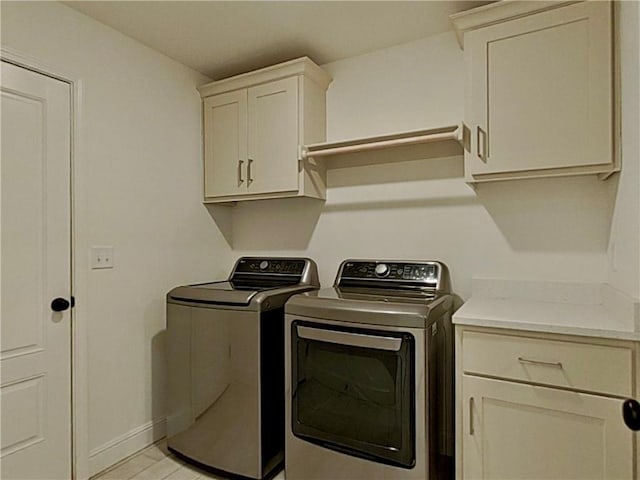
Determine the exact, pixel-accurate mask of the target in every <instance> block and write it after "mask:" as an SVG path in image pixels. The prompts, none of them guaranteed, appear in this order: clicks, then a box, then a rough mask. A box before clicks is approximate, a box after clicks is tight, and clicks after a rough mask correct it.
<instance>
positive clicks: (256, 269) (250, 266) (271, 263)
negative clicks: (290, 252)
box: [233, 257, 306, 275]
mask: <svg viewBox="0 0 640 480" xmlns="http://www.w3.org/2000/svg"><path fill="white" fill-rule="evenodd" d="M305 264H306V262H305V261H304V260H302V259H282V258H260V257H258V258H241V259H240V260H239V261H238V263H237V264H236V268H235V269H234V271H233V273H234V274H236V273H256V274H263V275H273V274H284V275H302V273H303V271H304V267H305Z"/></svg>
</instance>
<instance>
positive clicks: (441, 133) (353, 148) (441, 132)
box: [299, 125, 462, 160]
mask: <svg viewBox="0 0 640 480" xmlns="http://www.w3.org/2000/svg"><path fill="white" fill-rule="evenodd" d="M451 141H455V142H459V143H460V144H461V145H462V127H461V126H460V125H452V126H447V127H440V128H431V129H427V130H414V131H410V132H401V133H393V134H389V135H378V136H375V137H365V138H358V139H353V140H341V141H338V142H324V143H314V144H311V145H304V146H302V147H301V148H300V155H299V157H300V160H305V159H307V158H314V159H317V158H319V157H328V156H332V155H342V154H346V153H358V152H366V151H370V150H382V149H386V148H394V147H401V146H405V145H417V144H425V143H439V142H451Z"/></svg>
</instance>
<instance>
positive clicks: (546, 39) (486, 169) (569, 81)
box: [452, 1, 619, 182]
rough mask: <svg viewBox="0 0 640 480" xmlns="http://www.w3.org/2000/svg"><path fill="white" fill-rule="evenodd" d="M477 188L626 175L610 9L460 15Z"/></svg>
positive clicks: (602, 5) (560, 7)
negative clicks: (617, 143)
mask: <svg viewBox="0 0 640 480" xmlns="http://www.w3.org/2000/svg"><path fill="white" fill-rule="evenodd" d="M452 20H453V22H454V24H455V26H456V29H457V30H458V34H459V39H460V40H461V41H462V42H463V48H464V58H465V66H466V87H465V90H466V91H465V125H466V127H467V128H468V129H469V131H468V135H467V137H468V142H467V145H466V146H467V150H466V151H465V176H466V179H467V181H469V182H481V181H488V180H504V179H509V178H528V177H541V176H557V175H574V174H589V173H599V174H604V175H606V174H610V173H612V172H613V171H616V170H618V169H619V168H618V165H617V161H616V159H615V155H614V139H613V102H614V96H613V54H612V52H613V48H612V4H611V3H610V2H605V1H594V2H579V3H570V4H567V2H563V3H561V2H500V3H497V4H490V5H488V6H485V7H480V8H478V9H474V10H471V11H467V12H463V13H461V14H457V15H454V16H453V17H452Z"/></svg>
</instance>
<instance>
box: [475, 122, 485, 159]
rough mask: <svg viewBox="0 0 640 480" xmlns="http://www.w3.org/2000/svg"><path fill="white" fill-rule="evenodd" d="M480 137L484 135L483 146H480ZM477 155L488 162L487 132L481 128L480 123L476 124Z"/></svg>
mask: <svg viewBox="0 0 640 480" xmlns="http://www.w3.org/2000/svg"><path fill="white" fill-rule="evenodd" d="M480 137H482V148H480ZM476 155H478V157H479V158H480V160H482V161H483V162H484V163H487V132H485V131H484V130H483V129H482V128H480V125H478V126H476Z"/></svg>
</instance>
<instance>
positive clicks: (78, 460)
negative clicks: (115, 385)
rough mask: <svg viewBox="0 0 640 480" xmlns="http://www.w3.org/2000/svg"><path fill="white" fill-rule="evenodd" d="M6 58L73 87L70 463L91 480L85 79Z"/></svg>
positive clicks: (6, 53) (9, 54)
mask: <svg viewBox="0 0 640 480" xmlns="http://www.w3.org/2000/svg"><path fill="white" fill-rule="evenodd" d="M0 59H1V60H3V61H6V62H8V63H11V64H13V65H16V66H18V67H21V68H24V69H26V70H31V71H33V72H35V73H39V74H41V75H45V76H47V77H51V78H53V79H55V80H59V81H62V82H64V83H67V84H68V85H69V87H70V89H71V91H70V98H71V108H70V112H71V125H70V132H71V139H70V141H71V145H70V152H71V158H70V172H69V174H70V185H71V192H70V200H71V211H70V212H69V214H70V221H71V245H70V247H71V252H70V253H71V295H73V296H74V297H75V298H76V299H79V301H76V305H75V307H74V308H72V309H71V310H70V319H71V352H70V354H71V392H70V393H71V395H70V400H71V445H70V446H69V447H70V460H71V474H72V478H73V479H74V480H86V479H88V478H89V409H88V403H89V402H88V399H89V397H88V378H89V377H88V371H87V364H88V360H89V357H88V350H87V344H88V341H87V338H88V328H87V323H86V320H85V321H82V320H83V319H87V318H88V314H87V305H86V299H87V298H88V295H87V271H88V258H87V255H79V254H78V252H83V251H84V252H86V251H87V249H88V246H87V235H86V224H87V222H86V221H85V220H86V205H87V201H86V200H87V196H86V191H85V189H84V188H83V186H84V185H86V182H85V179H86V178H87V174H86V165H85V162H84V161H83V159H84V158H85V155H84V152H85V151H86V150H85V144H84V135H83V133H84V132H83V111H84V108H83V103H84V94H83V92H84V80H83V79H82V77H81V76H80V75H78V74H76V73H74V72H70V71H68V70H66V69H65V68H63V67H60V66H57V65H51V64H49V63H47V62H43V61H42V60H41V59H39V58H35V57H32V56H30V55H28V54H24V53H22V52H20V51H17V50H15V49H12V48H7V47H4V46H3V47H2V48H1V49H0Z"/></svg>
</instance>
